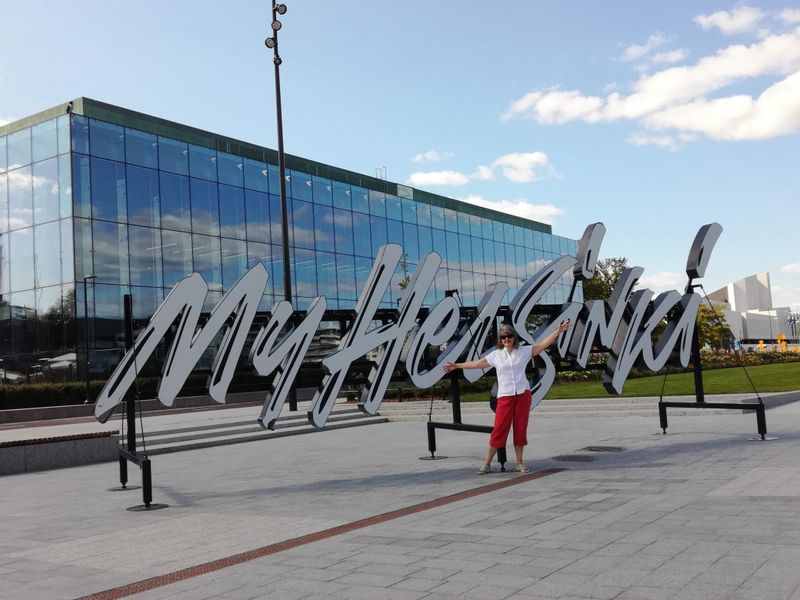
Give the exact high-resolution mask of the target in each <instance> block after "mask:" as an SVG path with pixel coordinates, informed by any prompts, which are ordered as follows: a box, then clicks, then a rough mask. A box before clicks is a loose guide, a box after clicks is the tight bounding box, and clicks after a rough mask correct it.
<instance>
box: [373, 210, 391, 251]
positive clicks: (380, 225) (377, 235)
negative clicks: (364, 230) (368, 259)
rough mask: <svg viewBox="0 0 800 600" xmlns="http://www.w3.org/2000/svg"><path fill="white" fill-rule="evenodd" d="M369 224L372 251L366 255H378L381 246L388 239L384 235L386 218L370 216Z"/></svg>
mask: <svg viewBox="0 0 800 600" xmlns="http://www.w3.org/2000/svg"><path fill="white" fill-rule="evenodd" d="M369 226H370V233H371V234H372V253H371V254H368V256H378V251H379V250H380V249H381V246H384V245H385V244H386V241H387V239H388V238H387V235H386V219H381V218H380V217H370V219H369Z"/></svg>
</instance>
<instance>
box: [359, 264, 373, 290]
mask: <svg viewBox="0 0 800 600" xmlns="http://www.w3.org/2000/svg"><path fill="white" fill-rule="evenodd" d="M355 263H356V291H357V292H358V293H359V294H360V293H361V291H362V290H363V289H364V286H365V285H367V278H368V277H369V274H370V271H372V260H371V259H369V258H359V257H356V259H355Z"/></svg>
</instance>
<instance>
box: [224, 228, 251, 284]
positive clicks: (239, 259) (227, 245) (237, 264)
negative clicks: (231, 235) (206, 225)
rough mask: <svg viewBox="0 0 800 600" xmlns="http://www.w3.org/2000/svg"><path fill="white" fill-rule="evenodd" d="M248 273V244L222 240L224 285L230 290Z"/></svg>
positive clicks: (239, 241)
mask: <svg viewBox="0 0 800 600" xmlns="http://www.w3.org/2000/svg"><path fill="white" fill-rule="evenodd" d="M246 272H247V243H246V242H244V241H242V240H228V239H225V238H223V239H222V285H223V287H224V288H225V290H230V289H231V288H232V287H233V286H234V285H235V284H236V282H237V281H239V279H240V278H241V276H242V275H244V274H245V273H246Z"/></svg>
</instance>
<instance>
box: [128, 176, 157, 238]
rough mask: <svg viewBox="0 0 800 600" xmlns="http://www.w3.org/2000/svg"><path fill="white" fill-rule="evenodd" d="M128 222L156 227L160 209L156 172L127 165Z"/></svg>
mask: <svg viewBox="0 0 800 600" xmlns="http://www.w3.org/2000/svg"><path fill="white" fill-rule="evenodd" d="M126 175H127V179H128V222H130V223H135V224H137V225H146V226H149V227H158V225H159V223H160V220H161V209H160V207H159V202H158V171H154V170H152V169H145V168H142V167H135V166H133V165H128V168H127V171H126Z"/></svg>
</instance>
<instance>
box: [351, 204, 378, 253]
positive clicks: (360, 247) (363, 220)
mask: <svg viewBox="0 0 800 600" xmlns="http://www.w3.org/2000/svg"><path fill="white" fill-rule="evenodd" d="M370 239H371V235H370V229H369V217H368V216H367V215H362V214H360V213H353V241H354V242H355V244H354V250H355V253H356V254H357V255H358V256H374V254H372V243H371V242H370Z"/></svg>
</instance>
